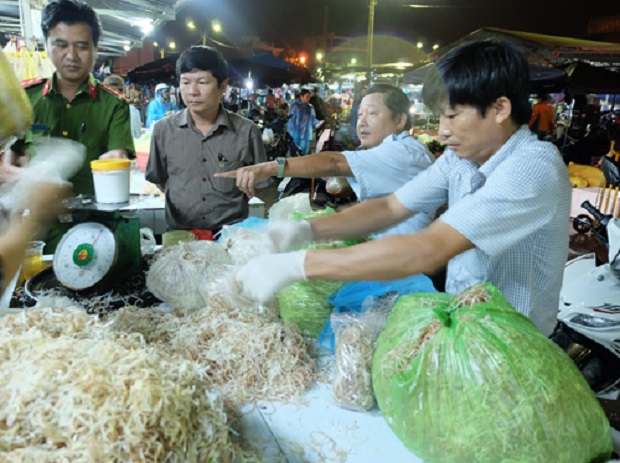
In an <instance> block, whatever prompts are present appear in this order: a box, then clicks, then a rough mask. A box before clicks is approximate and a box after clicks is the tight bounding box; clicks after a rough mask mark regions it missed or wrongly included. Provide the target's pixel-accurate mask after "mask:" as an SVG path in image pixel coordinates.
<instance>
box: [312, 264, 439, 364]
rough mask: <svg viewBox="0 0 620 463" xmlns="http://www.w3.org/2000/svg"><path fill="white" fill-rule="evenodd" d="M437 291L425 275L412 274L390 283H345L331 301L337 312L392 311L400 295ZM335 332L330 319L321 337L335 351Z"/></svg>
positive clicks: (322, 344)
mask: <svg viewBox="0 0 620 463" xmlns="http://www.w3.org/2000/svg"><path fill="white" fill-rule="evenodd" d="M436 291H437V290H436V289H435V287H434V286H433V282H432V281H431V279H430V278H428V277H427V276H426V275H411V276H409V277H406V278H402V279H400V280H390V281H351V282H348V283H345V284H344V285H343V286H342V287H340V288H339V289H338V291H336V292H335V293H334V294H332V295H331V296H329V298H328V299H327V300H328V302H329V303H330V304H331V305H332V306H334V313H336V314H338V313H364V312H367V311H370V312H385V313H387V312H389V311H390V310H391V309H392V307H393V306H394V304H395V303H396V300H397V299H398V297H399V296H401V295H404V294H413V293H434V292H436ZM335 342H336V341H335V337H334V331H333V329H332V326H331V321H330V320H329V319H328V320H327V322H326V323H325V326H324V327H323V329H322V330H321V333H320V334H319V345H320V346H321V347H323V348H324V349H327V350H329V351H331V352H334V348H335V345H336V344H335Z"/></svg>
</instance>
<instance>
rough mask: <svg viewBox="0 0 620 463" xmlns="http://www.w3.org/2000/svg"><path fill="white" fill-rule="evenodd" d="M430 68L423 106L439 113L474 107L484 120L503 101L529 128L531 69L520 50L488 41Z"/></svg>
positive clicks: (466, 47) (465, 47)
mask: <svg viewBox="0 0 620 463" xmlns="http://www.w3.org/2000/svg"><path fill="white" fill-rule="evenodd" d="M435 64H436V65H435V66H433V67H432V68H431V70H430V71H429V73H428V75H427V78H426V79H425V81H424V87H423V89H422V97H423V99H424V104H425V105H427V106H429V107H430V109H431V110H432V111H433V112H435V113H439V110H440V108H441V106H442V105H444V104H446V103H447V104H448V105H449V106H450V107H454V106H456V105H468V106H474V107H476V108H477V109H478V111H479V112H480V114H481V115H482V116H483V117H484V116H485V114H486V110H487V108H489V106H491V104H493V102H494V101H495V100H497V99H498V98H500V97H506V98H508V99H509V100H510V103H511V106H512V113H511V115H510V117H511V118H512V120H513V121H514V122H515V123H517V124H519V125H521V124H527V123H528V122H529V120H530V118H531V115H532V109H531V106H530V103H529V99H528V98H529V66H528V64H527V60H526V58H525V55H524V54H523V52H522V51H521V49H519V48H517V46H516V45H513V44H512V43H510V42H504V41H495V40H485V41H476V42H470V43H466V44H464V45H461V46H460V47H457V48H455V49H453V50H450V51H449V52H448V53H447V54H446V55H445V56H443V57H441V58H440V59H439V60H438V61H437V62H436V63H435Z"/></svg>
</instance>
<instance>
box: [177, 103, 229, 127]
mask: <svg viewBox="0 0 620 463" xmlns="http://www.w3.org/2000/svg"><path fill="white" fill-rule="evenodd" d="M175 117H176V125H177V126H179V127H190V126H193V125H194V121H193V120H192V118H191V117H190V113H189V109H187V108H185V109H184V110H182V111H180V112H178V113H177V114H176V116H175ZM220 126H224V127H226V128H227V129H228V130H230V131H233V132H234V127H233V124H232V123H231V121H230V117H229V116H228V111H226V110H225V109H224V106H222V104H220V106H219V111H218V113H217V118H216V119H215V124H214V125H213V131H214V132H215V131H216V130H217V128H218V127H220Z"/></svg>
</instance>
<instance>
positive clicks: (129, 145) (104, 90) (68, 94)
mask: <svg viewBox="0 0 620 463" xmlns="http://www.w3.org/2000/svg"><path fill="white" fill-rule="evenodd" d="M41 29H42V30H43V35H44V36H45V41H46V50H47V53H48V55H49V56H50V58H51V60H52V62H53V63H54V67H55V68H56V72H55V73H54V75H53V76H52V78H51V79H33V80H30V81H25V82H23V83H22V86H23V87H24V88H25V89H26V93H27V94H28V97H29V98H30V101H31V103H32V107H33V110H34V114H35V122H34V123H35V125H34V126H33V129H32V130H31V131H29V133H28V134H27V135H26V138H25V139H24V140H22V141H20V142H18V143H16V144H15V145H14V146H13V148H12V150H13V152H14V153H15V154H16V155H18V156H19V155H24V154H26V151H27V149H28V145H29V143H30V142H31V141H32V140H33V139H34V138H36V137H38V136H45V135H51V136H56V137H66V138H69V139H72V140H76V141H79V142H81V143H83V144H84V145H85V146H86V153H87V154H86V161H85V162H84V165H83V166H82V168H81V169H80V170H79V171H78V173H77V174H76V175H75V176H74V177H73V178H72V179H71V182H72V183H73V191H74V193H76V194H94V184H93V176H92V172H91V169H90V161H92V160H95V159H101V158H120V157H133V155H134V147H133V138H132V136H131V125H130V117H129V105H128V104H127V102H126V101H124V100H123V98H122V94H121V93H120V92H118V91H116V90H115V89H113V88H111V87H109V86H107V85H102V84H100V83H98V82H97V80H96V79H95V78H94V76H93V75H92V74H91V70H92V68H93V65H94V63H95V60H96V58H97V44H98V42H99V37H100V36H101V33H102V30H101V24H100V22H99V18H98V17H97V14H96V13H95V11H94V10H93V9H92V8H91V7H89V6H88V5H86V4H85V3H81V2H79V1H76V0H53V1H51V2H50V3H48V4H47V5H46V6H45V8H44V9H43V11H42V14H41ZM31 154H32V155H34V154H36V153H31Z"/></svg>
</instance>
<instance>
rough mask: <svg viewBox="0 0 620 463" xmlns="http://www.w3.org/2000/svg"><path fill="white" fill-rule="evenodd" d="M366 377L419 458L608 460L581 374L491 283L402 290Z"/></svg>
mask: <svg viewBox="0 0 620 463" xmlns="http://www.w3.org/2000/svg"><path fill="white" fill-rule="evenodd" d="M372 373H373V374H372V380H373V387H374V391H375V396H376V398H377V402H378V404H379V408H380V409H381V411H382V413H383V416H384V417H385V419H386V421H387V423H388V424H389V426H390V427H391V428H392V430H393V431H394V433H395V434H396V435H397V436H398V437H399V438H400V440H401V441H402V442H403V443H404V444H405V446H406V447H408V448H409V449H410V450H411V451H412V452H413V453H415V454H416V455H417V456H418V457H420V458H421V459H423V460H424V461H425V463H463V462H476V463H498V462H528V463H548V462H554V463H594V462H606V461H607V460H608V459H609V456H610V453H611V450H612V440H611V435H610V428H609V422H608V421H607V418H606V417H605V413H604V412H603V410H602V408H601V406H600V405H599V403H598V401H597V399H596V397H595V396H594V393H593V392H592V391H591V390H590V388H589V386H588V384H587V383H586V381H585V379H584V378H583V376H582V374H581V373H580V372H579V370H578V369H577V367H576V366H575V365H574V363H573V362H572V360H571V359H570V358H569V357H568V356H567V355H566V354H565V353H564V352H563V351H562V350H561V349H560V348H559V347H558V346H557V345H556V344H554V343H553V342H552V341H551V340H549V339H548V338H547V337H546V336H544V335H543V334H542V333H541V332H540V331H539V330H538V329H537V328H536V326H535V325H534V324H533V323H532V322H531V321H530V320H529V319H528V318H527V317H525V316H524V315H522V314H519V313H518V312H517V311H516V310H515V309H514V308H512V307H511V306H510V304H509V303H508V302H507V301H506V299H505V298H504V297H503V296H502V294H501V293H500V292H499V291H498V290H497V289H496V288H495V287H494V286H492V285H491V284H489V283H487V284H486V285H477V286H474V287H472V288H470V289H469V290H467V291H465V292H464V293H461V294H460V295H458V296H456V297H455V296H452V295H449V294H444V293H436V294H418V295H409V296H402V297H401V298H400V299H399V301H398V303H397V304H396V306H395V307H394V309H392V312H391V314H390V316H389V318H388V321H387V324H386V327H385V329H384V331H383V332H382V333H381V335H380V336H379V339H378V341H377V344H376V347H375V354H374V359H373V372H372Z"/></svg>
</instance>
